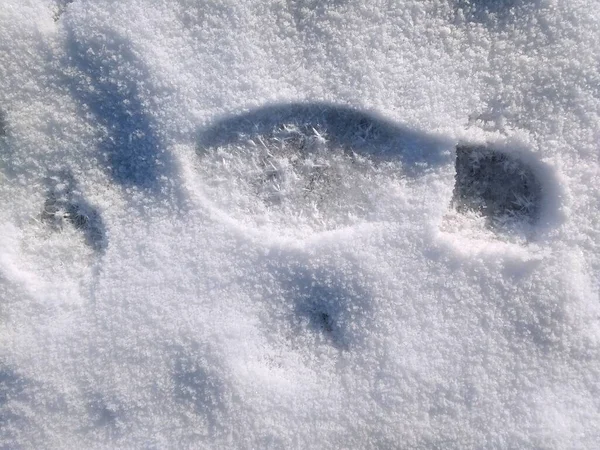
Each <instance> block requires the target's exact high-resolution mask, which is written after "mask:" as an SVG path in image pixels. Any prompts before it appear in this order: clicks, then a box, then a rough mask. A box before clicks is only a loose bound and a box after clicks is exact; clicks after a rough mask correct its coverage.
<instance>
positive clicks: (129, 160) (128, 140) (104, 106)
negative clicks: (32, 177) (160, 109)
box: [66, 31, 174, 195]
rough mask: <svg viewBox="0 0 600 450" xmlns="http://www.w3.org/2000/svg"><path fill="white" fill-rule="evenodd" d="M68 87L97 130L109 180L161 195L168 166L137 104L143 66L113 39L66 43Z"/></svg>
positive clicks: (165, 154) (153, 128)
mask: <svg viewBox="0 0 600 450" xmlns="http://www.w3.org/2000/svg"><path fill="white" fill-rule="evenodd" d="M67 52H68V56H67V60H66V61H67V64H68V65H69V66H70V67H71V69H72V70H71V72H70V75H69V77H68V80H67V84H68V86H69V87H70V89H71V94H72V96H73V97H74V98H75V100H76V101H77V102H78V103H79V104H80V105H81V107H82V108H83V109H84V113H85V115H89V114H91V115H92V116H93V118H94V119H95V120H96V121H97V122H98V124H100V125H101V126H102V129H103V130H102V136H101V139H100V143H99V145H98V151H99V153H100V158H101V162H102V163H103V164H104V165H105V167H106V169H107V171H108V172H109V174H110V175H111V177H112V179H113V180H114V181H115V182H116V183H118V184H120V185H122V186H126V187H136V188H140V189H144V190H148V191H151V192H152V193H154V194H155V195H159V194H161V193H163V194H164V190H165V189H166V188H167V183H168V177H169V175H170V174H171V173H172V171H173V170H174V169H173V162H172V159H171V156H170V154H169V152H168V151H167V150H166V148H165V145H164V143H163V140H162V138H161V136H160V133H159V131H158V130H157V126H156V124H155V123H154V122H153V120H152V119H151V117H150V116H149V114H148V112H147V110H146V108H145V106H144V105H143V103H142V100H141V95H140V87H139V86H140V85H139V83H138V81H137V80H140V79H146V78H147V77H148V73H147V72H148V71H147V69H146V67H145V66H144V65H143V64H142V63H141V62H140V61H139V59H138V58H137V57H136V56H135V55H134V53H133V52H132V51H131V50H130V45H129V43H128V42H127V41H126V40H125V39H122V38H120V37H118V36H115V35H109V34H108V33H106V34H104V35H101V36H100V37H98V38H96V39H87V38H79V37H77V36H76V35H75V34H74V32H73V31H70V32H69V34H68V39H67Z"/></svg>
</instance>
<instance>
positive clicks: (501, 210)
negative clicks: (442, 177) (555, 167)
mask: <svg viewBox="0 0 600 450" xmlns="http://www.w3.org/2000/svg"><path fill="white" fill-rule="evenodd" d="M541 203H542V187H541V184H540V182H539V181H538V179H537V177H536V176H535V174H534V172H533V170H532V169H531V168H530V167H528V166H527V164H525V163H524V162H523V161H520V160H519V159H517V158H515V157H513V156H511V155H509V154H507V153H504V152H502V151H500V150H498V149H495V148H491V147H486V146H478V145H476V146H470V145H459V146H457V148H456V184H455V186H454V195H453V199H452V204H453V206H454V208H455V209H456V210H457V211H458V212H461V213H465V212H469V211H473V212H476V213H478V214H480V215H482V216H483V217H485V219H486V222H487V224H488V226H489V227H491V228H494V229H499V230H502V229H504V230H507V229H509V228H511V227H513V226H514V225H524V224H525V225H533V224H535V222H536V221H537V220H538V218H539V214H540V205H541Z"/></svg>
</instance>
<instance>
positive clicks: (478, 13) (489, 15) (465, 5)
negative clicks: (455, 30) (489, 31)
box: [455, 0, 537, 27]
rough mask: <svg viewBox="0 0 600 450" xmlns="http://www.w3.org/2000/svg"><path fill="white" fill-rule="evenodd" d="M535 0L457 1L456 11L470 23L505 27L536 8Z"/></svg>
mask: <svg viewBox="0 0 600 450" xmlns="http://www.w3.org/2000/svg"><path fill="white" fill-rule="evenodd" d="M536 6H537V5H536V1H535V0H457V1H456V3H455V8H456V10H459V11H462V13H463V14H464V17H465V18H466V19H467V20H468V21H469V22H475V23H480V24H484V25H488V26H491V27H498V26H499V27H503V26H506V25H508V24H511V23H513V22H515V21H517V20H519V19H521V18H523V17H526V16H527V15H528V14H529V13H531V11H533V10H534V9H535V8H536Z"/></svg>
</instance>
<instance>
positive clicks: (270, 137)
mask: <svg viewBox="0 0 600 450" xmlns="http://www.w3.org/2000/svg"><path fill="white" fill-rule="evenodd" d="M311 138H312V140H313V142H315V141H316V142H319V141H320V142H322V143H324V144H326V146H327V147H329V148H339V149H340V150H343V151H344V152H346V153H348V154H352V153H357V154H361V155H364V156H369V157H372V158H375V159H377V160H380V161H385V160H390V159H393V160H400V161H401V162H402V163H403V164H405V166H404V167H403V169H404V171H405V173H406V174H407V175H413V176H418V175H420V174H421V173H422V172H423V171H424V170H426V169H427V168H428V167H431V166H436V165H441V164H444V163H446V162H447V158H446V157H445V155H444V152H443V151H444V150H447V143H446V142H444V141H443V140H442V139H438V138H435V137H433V136H430V135H427V134H425V133H422V132H419V131H416V130H412V129H410V128H407V127H404V126H401V125H398V124H396V123H393V122H391V121H388V120H385V119H383V118H381V117H379V116H377V115H375V114H371V113H367V112H363V111H359V110H357V109H354V108H351V107H348V106H342V105H335V104H330V103H321V102H313V103H289V104H276V105H270V106H265V107H262V108H259V109H256V110H253V111H250V112H247V113H243V114H240V115H236V116H233V117H229V118H225V119H222V120H219V121H217V122H216V123H215V124H213V125H212V126H211V127H209V128H207V129H204V130H202V131H200V132H199V134H198V151H199V153H200V154H201V155H202V154H205V153H206V152H209V151H210V150H212V149H217V148H235V147H244V146H248V143H249V142H250V141H253V142H254V141H255V140H256V141H258V142H260V141H261V140H262V141H263V143H264V144H265V145H267V146H268V145H269V144H272V145H274V146H275V147H274V148H273V150H274V151H277V146H278V145H279V146H281V145H283V144H286V143H288V142H289V143H291V144H292V145H295V146H296V147H297V148H298V149H299V150H301V151H310V150H311V147H310V145H309V144H310V143H311V141H310V139H311ZM294 140H295V141H294ZM254 143H255V142H254Z"/></svg>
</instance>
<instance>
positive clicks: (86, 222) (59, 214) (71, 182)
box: [41, 170, 107, 252]
mask: <svg viewBox="0 0 600 450" xmlns="http://www.w3.org/2000/svg"><path fill="white" fill-rule="evenodd" d="M47 185H48V191H47V197H46V202H45V204H44V209H43V211H42V214H41V220H42V222H43V223H46V224H47V225H48V226H49V227H50V228H51V229H52V230H54V231H60V230H62V229H63V228H64V227H65V226H72V227H74V228H75V229H76V230H78V231H80V232H81V233H82V234H83V237H84V240H85V243H86V244H87V245H88V246H89V247H90V248H92V249H93V250H94V251H96V252H102V251H104V249H105V248H106V245H107V239H106V232H105V227H104V223H103V222H102V218H101V217H100V214H99V212H98V211H97V210H96V209H95V208H94V207H93V206H92V205H90V204H89V203H88V202H87V201H86V200H85V198H83V195H82V194H81V192H79V190H78V189H77V184H76V182H75V179H74V178H73V175H72V174H71V173H70V172H69V171H66V170H65V171H62V172H58V173H54V174H51V175H50V176H49V177H48V179H47Z"/></svg>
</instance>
